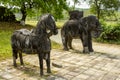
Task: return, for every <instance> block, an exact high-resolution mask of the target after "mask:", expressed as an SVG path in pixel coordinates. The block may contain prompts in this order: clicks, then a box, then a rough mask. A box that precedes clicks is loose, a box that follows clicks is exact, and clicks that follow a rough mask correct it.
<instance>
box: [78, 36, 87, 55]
mask: <svg viewBox="0 0 120 80" xmlns="http://www.w3.org/2000/svg"><path fill="white" fill-rule="evenodd" d="M80 38H81V41H82V45H83V53H89V49H88V36H87V35H85V34H83V35H82V36H81V37H80Z"/></svg>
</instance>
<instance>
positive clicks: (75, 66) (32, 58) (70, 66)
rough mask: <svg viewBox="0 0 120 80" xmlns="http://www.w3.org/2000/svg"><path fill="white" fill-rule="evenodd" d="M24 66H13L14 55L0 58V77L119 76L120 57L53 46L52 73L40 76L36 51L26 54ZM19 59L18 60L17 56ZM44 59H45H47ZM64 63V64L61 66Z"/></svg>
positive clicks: (83, 79)
mask: <svg viewBox="0 0 120 80" xmlns="http://www.w3.org/2000/svg"><path fill="white" fill-rule="evenodd" d="M24 62H25V66H24V67H23V66H20V65H18V67H17V68H14V67H13V66H12V59H8V60H5V61H2V62H0V80H120V59H118V58H115V57H109V56H107V55H104V54H101V53H95V54H94V55H90V54H83V53H81V52H80V51H77V50H70V51H62V50H52V52H51V63H54V64H56V65H58V66H57V67H55V66H53V65H52V64H51V66H52V67H51V69H52V74H47V73H46V66H45V64H44V72H45V76H43V77H42V78H41V77H40V76H39V65H38V57H37V55H26V56H24ZM18 63H19V60H18ZM44 63H45V62H44ZM59 66H61V67H59Z"/></svg>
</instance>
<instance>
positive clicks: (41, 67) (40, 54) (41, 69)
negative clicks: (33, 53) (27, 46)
mask: <svg viewBox="0 0 120 80" xmlns="http://www.w3.org/2000/svg"><path fill="white" fill-rule="evenodd" d="M43 54H44V53H42V52H38V57H39V65H40V75H41V76H42V75H43V57H44V56H43Z"/></svg>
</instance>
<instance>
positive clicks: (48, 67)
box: [46, 52, 51, 73]
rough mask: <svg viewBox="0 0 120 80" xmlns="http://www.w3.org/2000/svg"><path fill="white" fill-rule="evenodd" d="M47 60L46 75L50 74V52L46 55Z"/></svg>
mask: <svg viewBox="0 0 120 80" xmlns="http://www.w3.org/2000/svg"><path fill="white" fill-rule="evenodd" d="M46 56H47V59H46V64H47V73H51V68H50V52H48V53H46Z"/></svg>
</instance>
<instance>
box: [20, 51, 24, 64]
mask: <svg viewBox="0 0 120 80" xmlns="http://www.w3.org/2000/svg"><path fill="white" fill-rule="evenodd" d="M19 57H20V64H21V65H24V63H23V58H22V52H19Z"/></svg>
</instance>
